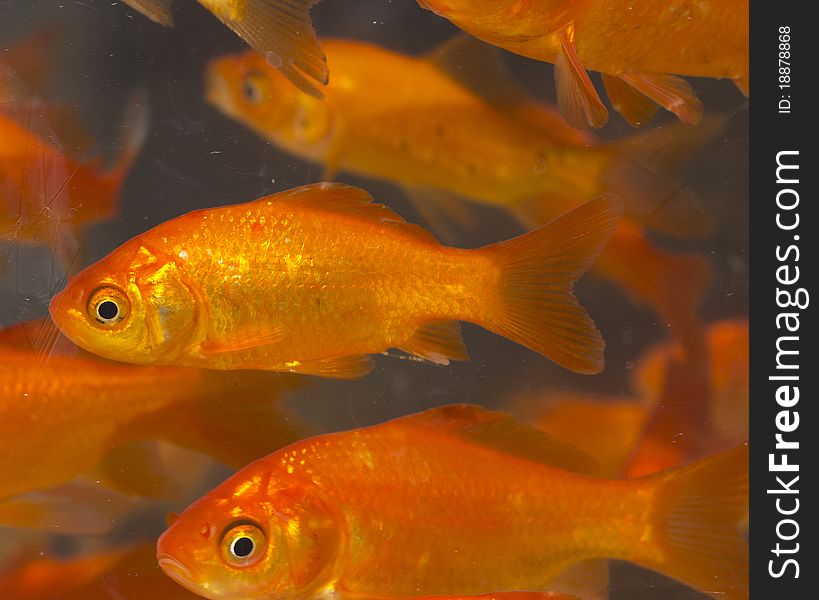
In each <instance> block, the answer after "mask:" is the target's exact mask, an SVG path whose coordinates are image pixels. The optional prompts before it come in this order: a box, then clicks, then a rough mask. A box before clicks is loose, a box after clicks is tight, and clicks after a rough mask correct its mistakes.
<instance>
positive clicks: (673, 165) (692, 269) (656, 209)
mask: <svg viewBox="0 0 819 600" xmlns="http://www.w3.org/2000/svg"><path fill="white" fill-rule="evenodd" d="M323 45H324V48H325V50H326V52H327V54H328V57H329V58H328V60H329V62H330V65H331V66H332V67H333V72H334V78H333V80H332V82H331V83H330V84H329V85H328V86H327V88H326V90H325V92H326V95H325V98H324V100H323V101H319V100H316V99H315V98H312V97H310V96H309V95H307V94H304V93H302V92H300V91H299V90H297V89H295V88H293V87H292V86H290V85H289V83H288V82H287V80H286V79H285V78H284V77H282V76H281V74H279V73H278V72H277V71H275V70H274V69H272V68H271V67H269V66H268V65H266V64H265V62H264V60H262V59H261V58H260V57H259V56H258V55H257V54H256V53H254V52H244V53H242V54H239V55H231V56H225V57H221V58H219V59H215V60H213V61H212V62H211V63H210V64H209V66H208V68H207V72H206V77H205V79H206V83H205V86H206V97H207V99H208V102H210V103H211V104H212V105H214V106H215V107H217V108H218V109H219V110H221V111H222V112H223V113H225V114H226V115H228V116H230V117H232V118H234V119H236V120H237V121H239V122H240V123H243V124H245V125H247V126H248V127H249V128H251V129H252V130H253V131H255V132H256V133H258V134H259V135H260V136H262V137H263V138H265V139H267V140H269V141H271V142H273V143H274V144H276V145H277V146H279V147H281V148H283V149H285V150H287V151H289V152H292V153H293V154H295V155H296V156H299V157H301V158H304V159H307V160H310V161H314V162H317V163H320V164H321V165H322V166H323V168H324V173H323V175H322V177H323V178H325V179H327V178H329V177H333V176H334V175H335V174H336V173H337V172H338V171H343V172H349V173H354V174H357V175H362V176H365V177H369V178H373V179H380V180H384V181H389V182H391V183H393V184H396V185H399V186H401V188H402V189H403V190H404V191H405V193H406V194H407V196H408V197H409V198H410V199H411V200H412V202H413V204H414V206H415V208H416V209H417V210H418V212H419V213H420V214H421V215H424V216H425V218H426V220H427V222H429V223H430V224H432V225H433V226H434V227H435V228H436V230H437V231H439V232H441V233H442V234H443V237H444V239H447V240H451V239H452V238H453V225H454V226H455V228H459V229H461V230H463V229H466V230H474V229H475V228H476V227H477V222H476V217H475V214H474V211H473V210H472V209H471V208H470V207H469V206H466V205H464V203H463V201H464V200H468V201H471V202H477V203H481V204H485V205H489V206H496V207H499V208H502V209H504V210H507V211H509V212H510V213H511V214H512V215H513V216H514V217H515V218H516V219H517V220H518V221H519V222H520V223H521V224H522V225H523V226H524V227H526V228H530V229H531V228H534V227H537V226H539V225H543V224H545V223H548V222H549V221H551V220H552V219H554V218H557V217H558V216H560V215H561V214H562V213H563V212H566V211H568V210H571V209H572V208H574V207H576V206H578V205H579V204H581V203H582V202H585V201H586V200H589V199H590V198H593V197H595V196H597V195H599V194H602V193H606V192H613V193H616V194H619V195H620V196H621V198H622V199H623V201H624V203H625V207H626V217H627V218H626V219H624V220H623V223H622V224H621V225H620V227H619V228H618V229H617V230H616V231H615V233H614V235H613V238H612V240H611V242H610V243H609V244H608V245H607V247H606V248H605V249H604V250H603V252H602V253H601V255H600V257H599V259H598V260H597V261H596V263H595V266H594V268H593V272H594V273H596V274H598V275H602V276H603V277H605V278H608V279H610V280H612V281H614V282H616V283H617V284H618V285H620V286H622V287H623V288H624V289H625V290H626V292H627V293H628V295H629V296H630V297H631V298H632V299H634V300H635V301H636V302H637V303H640V304H644V303H647V304H648V305H650V306H651V307H652V308H653V309H654V310H655V311H657V312H658V314H659V315H660V316H661V318H662V319H663V320H664V322H665V323H667V324H669V325H670V326H671V328H672V331H673V333H675V334H676V335H677V336H678V338H679V339H681V340H684V341H685V342H686V343H689V340H692V339H695V338H696V337H697V336H698V335H699V334H700V332H699V329H698V328H699V321H698V318H697V310H698V308H699V305H700V303H701V302H702V299H703V297H704V295H705V293H706V292H707V290H708V286H709V284H710V281H711V268H710V266H709V264H708V261H707V260H706V258H705V257H704V256H703V255H701V254H696V253H687V252H680V251H671V250H669V249H667V248H664V247H662V246H658V245H657V244H656V243H655V242H654V241H653V240H652V239H651V237H650V235H649V234H648V233H646V232H645V231H644V229H643V228H644V227H647V228H649V229H652V230H654V231H659V232H662V233H664V234H666V235H671V236H673V237H676V238H691V237H695V236H701V235H703V234H704V233H706V232H707V231H708V229H709V228H710V227H711V223H710V219H711V217H710V216H709V215H708V214H707V213H706V212H705V210H704V208H703V206H702V205H701V203H700V201H699V200H698V199H697V198H696V195H695V194H694V193H693V192H691V191H690V190H686V189H685V185H684V182H683V180H682V179H681V178H680V175H679V173H680V171H681V169H682V167H683V165H684V164H685V163H686V162H687V161H689V159H690V158H691V157H692V156H693V155H694V154H696V153H697V152H701V151H702V150H703V149H704V147H706V146H707V145H708V144H709V142H712V141H713V140H714V139H715V138H717V136H718V135H719V134H720V132H721V131H722V130H723V129H724V128H725V119H723V118H717V117H711V118H708V119H706V121H705V122H704V123H702V124H701V125H700V126H699V127H697V128H690V127H687V126H685V125H681V124H677V125H667V126H665V127H662V128H658V129H655V130H652V131H650V132H646V133H642V134H638V135H630V136H628V137H626V138H623V139H620V140H617V141H614V142H602V141H599V140H596V139H594V138H592V137H591V136H590V135H588V134H585V133H581V132H578V131H577V130H575V129H573V128H571V127H569V126H568V125H567V124H566V123H565V122H564V121H563V120H562V119H561V117H560V116H559V115H558V113H557V112H556V111H555V110H554V109H553V108H551V107H550V106H548V105H545V104H542V103H539V102H538V101H537V100H535V98H534V97H532V96H531V94H529V93H527V92H526V91H524V90H523V88H521V87H520V86H519V85H517V84H516V83H515V82H514V81H512V80H511V78H510V76H509V74H508V72H507V69H506V67H505V66H504V65H503V64H502V63H501V62H500V60H499V57H498V56H497V54H496V52H495V51H494V49H493V48H492V47H491V46H488V45H486V44H483V43H481V42H478V41H476V40H474V39H472V38H469V37H467V36H463V35H462V36H456V37H455V38H453V39H452V40H449V41H447V42H446V43H445V44H444V45H443V46H440V47H437V48H435V49H434V50H432V51H431V52H429V53H428V54H427V55H424V56H419V57H412V56H406V55H401V54H398V53H395V52H392V51H390V50H387V49H385V48H381V47H379V46H377V45H374V44H369V43H366V42H361V41H356V40H343V39H327V40H324V41H323ZM679 281H685V282H686V286H685V287H684V288H682V289H681V288H680V287H679V286H676V285H675V283H676V282H679Z"/></svg>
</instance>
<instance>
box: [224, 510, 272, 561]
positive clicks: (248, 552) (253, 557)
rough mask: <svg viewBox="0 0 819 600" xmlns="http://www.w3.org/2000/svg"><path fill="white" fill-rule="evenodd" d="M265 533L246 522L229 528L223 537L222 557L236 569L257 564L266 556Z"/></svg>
mask: <svg viewBox="0 0 819 600" xmlns="http://www.w3.org/2000/svg"><path fill="white" fill-rule="evenodd" d="M265 544H266V540H265V536H264V532H263V531H262V530H261V529H260V528H259V527H258V526H256V525H255V524H253V523H250V522H247V521H244V522H239V523H235V524H234V525H231V526H230V527H228V529H227V530H226V531H225V534H224V535H223V536H222V542H221V546H222V556H223V557H224V559H225V561H227V563H228V564H230V565H232V566H234V567H248V566H250V565H253V564H255V563H256V562H257V561H258V560H259V558H260V557H261V556H262V555H263V554H264V549H265Z"/></svg>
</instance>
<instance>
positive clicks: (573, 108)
mask: <svg viewBox="0 0 819 600" xmlns="http://www.w3.org/2000/svg"><path fill="white" fill-rule="evenodd" d="M561 48H562V52H561V53H560V54H558V55H557V60H556V61H555V86H556V88H557V106H558V108H560V112H561V114H562V115H563V117H564V118H565V119H566V122H567V123H568V124H569V125H571V126H572V127H577V128H578V129H587V128H589V127H595V128H597V127H602V126H603V125H605V124H606V121H608V119H609V113H608V111H607V110H606V107H605V106H604V105H603V101H602V100H601V99H600V96H599V95H598V94H597V90H595V89H594V84H593V83H592V81H591V79H590V78H589V75H588V73H586V70H585V69H584V68H583V65H581V64H580V59H579V58H578V57H577V53H576V52H575V49H574V44H573V43H572V42H571V40H569V38H568V36H564V37H563V41H562V42H561Z"/></svg>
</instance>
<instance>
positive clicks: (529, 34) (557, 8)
mask: <svg viewBox="0 0 819 600" xmlns="http://www.w3.org/2000/svg"><path fill="white" fill-rule="evenodd" d="M418 4H419V5H420V6H422V7H423V8H426V9H428V10H431V11H433V12H434V13H436V14H438V15H440V16H442V17H444V18H445V19H449V20H450V21H451V22H452V23H454V24H455V25H457V26H458V27H460V28H461V29H463V30H464V31H467V32H469V33H471V34H472V35H474V36H475V37H477V38H480V39H482V40H484V41H486V42H489V43H491V44H495V45H496V46H500V47H501V48H504V49H506V50H509V51H510V52H515V53H516V54H521V55H523V56H527V57H529V58H534V59H536V60H542V61H546V62H550V63H554V65H555V86H556V88H557V102H558V105H559V106H560V111H561V113H562V114H563V116H564V117H565V118H566V120H567V121H568V122H569V123H570V124H571V125H573V126H575V127H581V128H582V127H601V126H602V125H604V124H605V123H606V121H607V120H608V111H607V110H606V107H605V105H604V104H603V101H602V100H601V99H600V96H599V95H598V94H597V91H596V90H595V87H594V84H593V83H592V81H591V79H590V78H589V76H588V74H587V73H586V69H589V70H591V71H600V72H601V73H602V74H603V83H604V85H605V87H606V92H607V93H608V96H609V100H610V101H611V104H612V106H614V108H615V109H617V111H618V112H620V113H621V114H622V115H623V116H624V117H625V118H626V120H628V121H629V122H630V123H631V124H633V125H640V124H643V123H645V122H646V121H648V120H650V119H651V118H652V117H653V116H654V113H655V112H656V110H657V105H659V106H662V107H663V108H665V109H666V110H669V111H671V112H673V113H674V114H675V115H677V117H679V118H680V120H681V121H683V122H685V123H688V124H695V123H697V122H698V121H699V119H700V117H701V115H702V103H701V102H700V100H699V99H698V98H697V95H696V93H695V92H694V90H693V89H692V88H691V86H690V85H689V83H688V82H687V81H686V80H684V79H682V78H681V77H678V75H688V76H694V77H719V78H727V79H732V80H734V82H735V83H736V84H737V87H739V89H740V90H742V92H743V93H744V94H745V95H746V96H747V95H748V93H749V91H750V82H749V69H748V39H749V34H748V4H749V3H748V0H730V1H725V0H705V1H704V2H696V3H687V4H684V5H675V4H668V3H666V2H655V1H653V0H638V1H637V2H634V1H631V0H628V1H627V0H603V1H601V2H590V1H587V0H583V1H581V2H574V1H572V0H535V1H534V2H528V3H525V4H521V3H520V2H519V1H517V0H501V1H498V0H418ZM681 48H685V51H684V52H681V51H680V49H681Z"/></svg>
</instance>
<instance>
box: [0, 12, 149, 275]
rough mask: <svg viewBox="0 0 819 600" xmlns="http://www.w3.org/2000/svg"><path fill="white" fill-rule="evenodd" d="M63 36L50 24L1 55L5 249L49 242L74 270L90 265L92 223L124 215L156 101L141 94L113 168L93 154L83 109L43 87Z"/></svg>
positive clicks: (0, 226)
mask: <svg viewBox="0 0 819 600" xmlns="http://www.w3.org/2000/svg"><path fill="white" fill-rule="evenodd" d="M57 41H58V33H57V31H56V30H55V29H54V28H47V29H45V30H42V31H40V32H37V33H35V34H32V36H31V37H29V38H24V39H23V40H22V41H21V42H18V43H17V44H16V45H15V44H13V45H11V46H10V51H9V52H8V53H7V56H6V57H5V60H4V61H3V62H0V250H5V252H3V256H8V254H7V252H8V247H9V246H12V245H18V244H29V243H39V244H46V245H48V247H49V248H50V249H51V251H52V252H53V253H54V255H55V256H56V258H57V259H58V260H59V262H60V264H61V265H62V267H63V269H64V271H65V272H66V273H73V272H75V271H76V270H77V269H78V268H79V266H80V265H81V264H82V257H81V246H82V236H83V230H84V228H85V226H87V225H88V224H90V223H94V222H98V221H101V220H105V219H111V218H112V217H114V216H115V215H116V214H117V211H118V208H119V203H118V202H119V192H120V189H121V187H122V184H123V181H124V179H125V177H126V176H127V175H128V173H129V171H130V169H131V166H132V165H133V163H134V161H135V160H136V157H137V155H138V154H139V151H140V149H141V147H142V145H143V143H144V141H145V136H146V135H147V127H148V108H147V104H146V102H147V100H146V98H145V96H144V93H136V94H134V96H133V97H132V100H131V101H130V103H129V106H128V107H127V110H126V111H125V113H126V114H125V117H124V119H123V122H122V125H121V130H122V139H121V141H120V145H121V150H120V154H119V157H118V158H117V159H116V161H115V162H114V164H113V165H112V166H108V167H106V166H105V164H104V161H103V159H102V158H100V157H96V158H94V157H93V151H92V150H93V146H94V141H93V137H92V136H91V134H89V133H88V132H87V131H86V130H85V129H84V127H83V125H82V117H81V116H80V115H79V114H78V113H77V111H76V110H74V109H72V108H71V107H70V106H69V105H67V104H64V103H60V102H56V101H51V100H49V99H47V98H45V97H41V96H39V95H38V94H37V93H36V92H35V90H39V91H40V92H41V93H46V90H47V89H48V81H49V78H50V77H51V75H52V71H53V69H54V68H55V67H54V62H55V59H54V57H53V54H54V53H55V52H56V50H55V46H56V44H57ZM4 247H5V248H4ZM3 263H5V260H4V261H3ZM3 266H4V265H3Z"/></svg>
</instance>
